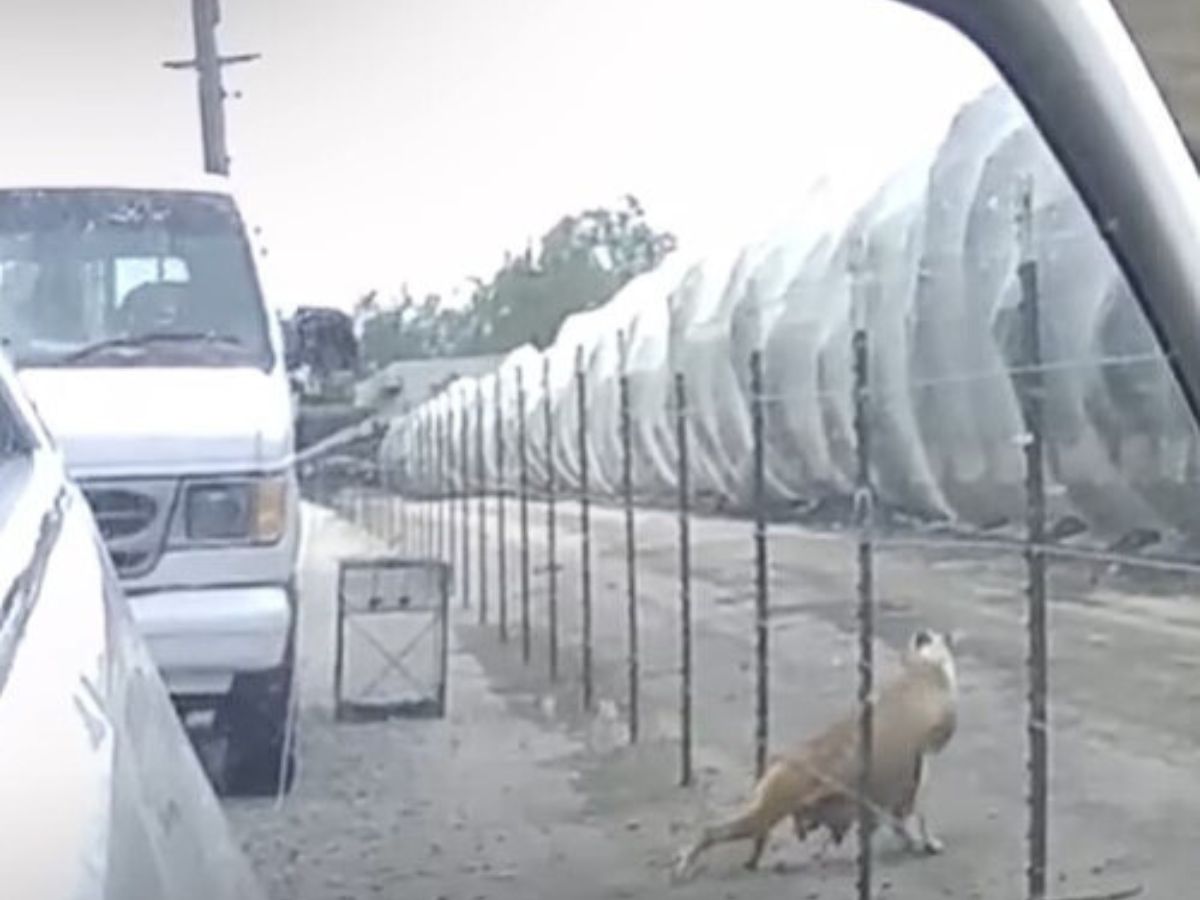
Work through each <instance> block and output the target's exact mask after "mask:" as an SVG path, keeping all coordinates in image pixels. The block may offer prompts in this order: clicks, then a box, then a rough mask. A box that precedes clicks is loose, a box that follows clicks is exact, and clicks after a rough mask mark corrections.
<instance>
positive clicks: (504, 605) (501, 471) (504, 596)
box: [493, 371, 508, 643]
mask: <svg viewBox="0 0 1200 900" xmlns="http://www.w3.org/2000/svg"><path fill="white" fill-rule="evenodd" d="M495 410H496V421H495V422H494V423H493V428H494V431H495V435H496V601H497V607H498V618H499V620H500V642H501V643H508V522H507V515H506V514H505V504H504V497H505V495H506V494H507V493H508V472H507V469H506V468H505V465H504V464H505V458H504V378H503V377H502V375H501V373H500V372H499V371H497V372H496V391H495Z"/></svg>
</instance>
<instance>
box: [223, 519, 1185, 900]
mask: <svg viewBox="0 0 1200 900" xmlns="http://www.w3.org/2000/svg"><path fill="white" fill-rule="evenodd" d="M510 511H512V510H511V506H510ZM513 512H514V515H513V518H512V519H511V520H510V523H509V527H508V535H509V538H510V542H509V545H510V550H511V553H510V555H509V557H508V566H507V569H508V576H509V578H508V584H509V587H508V606H509V625H510V640H509V643H508V644H506V645H502V644H501V643H500V642H499V640H498V637H497V630H496V627H495V622H496V619H497V615H498V608H497V603H498V596H497V590H496V585H495V572H496V560H495V541H494V536H495V534H496V528H495V523H494V521H493V522H490V523H489V528H490V532H491V540H492V544H491V553H490V554H489V556H490V558H489V575H490V578H491V580H492V584H491V587H490V590H489V603H490V609H489V614H490V615H489V619H490V623H491V624H489V626H488V627H486V628H483V627H480V626H479V625H478V624H476V623H477V613H478V608H477V600H478V596H479V592H478V585H473V587H472V590H471V596H472V598H473V604H472V606H473V608H472V609H471V610H470V611H467V612H463V611H461V610H456V623H455V627H454V630H453V637H454V639H453V643H452V647H451V664H450V668H451V675H450V679H451V699H450V715H449V717H448V718H447V719H446V720H443V721H436V722H419V721H418V722H392V723H389V724H372V725H361V724H360V725H346V724H343V725H336V726H335V725H334V724H333V721H332V717H331V711H330V698H331V670H332V666H331V661H330V656H331V647H332V641H333V637H332V621H333V620H332V598H333V582H332V579H333V567H334V564H335V560H336V558H337V557H338V555H339V554H344V553H347V552H356V551H359V550H361V549H362V548H363V547H364V546H365V539H364V536H363V535H362V533H361V532H358V531H356V530H355V529H353V528H351V527H350V526H348V525H346V524H345V523H341V522H336V521H334V520H333V519H332V518H331V517H330V516H329V515H327V514H318V515H316V516H314V517H313V518H312V520H311V522H310V528H309V533H308V538H307V541H306V550H305V568H304V578H303V584H302V588H303V593H304V623H303V629H302V631H303V633H302V645H301V660H302V665H303V668H302V672H301V680H302V715H301V725H300V728H301V730H300V750H301V771H300V777H299V780H298V783H297V786H296V789H295V790H294V792H293V794H292V795H291V796H290V797H289V798H288V799H287V800H286V801H285V802H284V804H283V805H282V807H277V806H276V805H274V804H272V803H270V802H254V803H249V802H234V803H231V804H230V812H231V816H232V818H233V821H234V825H235V828H236V829H237V830H238V831H239V833H240V834H241V836H242V838H243V841H244V843H245V845H246V846H247V848H248V850H249V852H250V854H251V856H252V858H253V859H254V861H255V862H256V864H257V866H258V868H259V871H260V872H261V873H262V875H263V878H264V881H265V882H266V883H267V884H268V885H269V887H270V888H271V891H272V894H273V896H275V897H279V898H284V897H289V898H290V897H296V898H303V900H309V898H314V900H315V898H351V897H353V898H357V897H406V898H407V897H430V898H436V897H444V898H448V900H449V898H467V900H472V898H484V897H486V898H508V897H512V898H528V897H597V898H601V897H613V898H618V897H643V896H678V897H680V898H691V897H695V898H706V900H707V898H720V900H725V898H759V897H762V898H766V897H776V896H780V895H781V893H784V892H786V894H787V895H789V896H800V897H811V898H823V897H846V896H851V894H852V886H853V876H854V865H853V857H854V848H853V842H852V841H851V842H849V843H847V845H845V846H844V847H842V848H841V849H840V850H836V851H833V852H832V853H831V854H829V855H828V856H827V858H826V859H824V860H823V861H817V860H814V859H813V850H814V849H815V846H813V845H810V846H800V845H798V844H797V843H796V841H795V839H794V838H793V837H792V836H791V834H790V833H787V832H786V831H785V829H783V828H781V829H780V831H779V834H778V835H777V836H776V839H775V841H774V843H773V845H772V846H771V848H770V849H769V850H768V852H767V855H766V857H765V861H764V866H763V871H761V872H760V873H757V874H746V873H744V872H742V871H741V869H740V866H739V862H740V860H741V858H742V855H743V854H744V852H745V848H743V847H737V848H733V849H729V850H727V851H724V852H722V851H720V850H717V851H714V852H713V853H712V855H711V856H710V857H709V858H708V861H707V864H706V865H705V867H704V870H703V871H702V872H700V873H699V874H698V876H697V877H696V878H695V879H694V880H693V881H691V882H690V883H688V884H684V885H677V886H672V885H670V884H669V883H668V879H667V875H666V869H667V867H668V866H669V863H670V861H671V859H672V857H673V855H674V853H675V851H676V850H677V849H678V847H679V845H680V844H681V843H682V842H684V841H685V840H686V839H687V838H688V837H689V836H690V835H691V834H692V832H693V830H694V828H695V826H696V824H697V823H698V822H700V821H701V819H703V818H704V817H705V816H709V815H720V814H723V813H724V812H726V811H727V810H728V809H729V808H730V806H731V804H734V803H736V802H737V801H738V799H739V798H741V797H743V796H744V795H745V792H746V789H747V788H748V786H749V781H750V777H749V773H750V771H751V768H752V760H753V743H752V735H753V721H752V710H753V705H752V691H753V673H752V667H751V662H752V647H753V631H752V590H753V588H752V585H753V582H752V569H751V565H750V562H751V559H752V546H751V542H750V533H749V528H748V526H747V524H746V523H744V522H738V521H733V520H725V519H696V520H695V521H694V522H693V525H692V536H693V550H692V557H693V561H694V564H695V565H694V572H693V581H692V592H693V603H694V609H695V643H694V656H695V667H696V683H695V690H694V696H695V704H696V706H695V728H696V731H695V735H696V758H695V762H696V782H697V783H696V784H695V785H694V786H693V787H691V788H688V789H681V788H679V787H677V786H676V783H677V778H678V770H679V762H678V759H679V742H678V740H677V735H678V729H679V724H678V721H679V720H678V713H677V709H678V698H679V682H678V676H677V672H678V664H679V652H678V616H677V607H678V599H677V598H678V578H677V560H678V545H677V542H676V533H675V522H674V520H673V517H672V516H671V515H670V514H669V513H664V512H655V511H644V512H640V513H639V525H638V533H637V544H638V550H639V569H638V572H639V598H640V609H641V614H642V629H641V645H642V669H643V675H644V681H643V691H642V738H641V741H640V742H639V743H638V744H637V746H636V747H629V746H628V745H627V743H626V732H625V720H624V709H625V702H624V701H625V696H626V681H625V647H626V641H625V629H626V622H625V595H624V579H625V575H624V543H623V531H622V527H623V526H622V522H621V519H620V514H619V513H618V512H617V511H615V510H610V509H596V510H594V511H593V548H594V549H593V552H594V556H593V560H594V565H593V569H594V572H595V580H594V587H593V591H594V606H595V616H594V627H595V647H596V651H595V666H596V689H597V704H596V711H595V712H594V713H593V714H590V715H585V714H584V713H583V712H582V711H581V709H580V705H581V703H580V701H581V691H580V685H579V678H578V673H579V667H580V656H579V643H580V640H579V633H580V629H579V574H578V573H579V566H578V548H579V541H578V527H577V517H576V516H575V514H574V512H573V511H572V509H571V508H570V507H569V506H564V507H562V508H561V509H560V513H561V515H560V524H561V529H560V532H559V548H560V562H561V569H560V571H559V609H560V619H561V625H562V631H561V633H562V657H561V673H562V677H561V678H560V680H559V682H558V684H556V685H551V684H550V683H549V681H548V678H547V675H546V671H547V658H546V646H547V635H546V630H545V623H546V591H545V585H546V571H545V565H544V559H545V541H544V538H545V534H544V531H543V529H542V527H541V526H542V523H543V521H544V519H543V513H542V510H541V508H540V507H535V508H534V509H533V511H532V516H531V521H532V522H533V523H535V525H534V527H533V530H532V532H531V558H532V560H533V565H534V578H533V591H532V595H531V609H532V613H533V615H532V619H533V647H534V655H533V659H532V661H531V664H530V665H529V666H528V667H526V666H525V665H523V664H522V662H521V658H520V649H519V646H520V642H519V638H518V635H519V628H520V620H519V592H518V585H519V575H518V555H517V551H516V540H515V539H516V535H517V529H516V517H515V511H513ZM475 550H476V552H477V547H476V548H475ZM771 558H772V570H771V579H770V582H771V592H772V619H773V625H772V665H771V682H772V683H771V700H772V720H771V731H772V738H773V741H772V743H773V744H775V745H780V744H786V743H788V742H791V741H794V740H796V739H798V738H799V737H801V736H803V735H804V734H805V733H807V732H808V731H809V730H810V729H812V728H814V727H816V726H818V725H819V724H821V723H822V722H824V721H825V720H826V719H827V718H828V717H829V716H831V715H833V714H834V713H836V712H839V711H841V710H844V709H845V708H847V705H848V704H849V703H851V702H852V698H853V696H854V688H855V679H856V674H855V667H854V661H855V657H854V640H855V638H854V632H853V628H854V600H853V597H854V569H853V550H852V546H851V544H850V543H849V541H848V540H847V539H844V538H842V537H839V536H830V535H824V536H817V535H812V534H809V533H805V532H803V531H800V530H798V529H785V528H777V529H773V531H772V540H771ZM471 570H472V575H473V576H477V574H478V565H477V558H476V559H473V560H472V565H471ZM878 577H879V585H880V599H879V624H878V628H879V633H880V637H881V644H880V650H879V655H880V658H881V665H882V666H883V667H884V669H885V671H886V670H888V669H890V667H892V666H894V664H895V651H896V650H897V649H898V648H899V647H900V646H901V643H902V641H903V640H904V639H905V637H906V636H907V634H908V633H909V631H910V630H911V628H912V627H914V626H915V625H916V624H918V623H928V624H931V625H933V626H935V627H942V628H956V629H961V630H962V631H964V632H965V639H964V641H963V644H962V648H961V650H960V657H961V658H960V679H961V683H962V693H963V697H962V712H961V725H960V730H959V733H958V735H957V736H956V738H955V740H954V742H953V743H952V744H951V746H950V747H949V748H948V750H947V751H946V753H945V755H944V757H943V758H941V759H939V760H937V761H936V762H935V764H934V767H933V775H932V782H931V784H930V790H929V797H928V806H929V810H930V813H931V816H932V819H933V823H934V826H935V828H936V830H937V831H938V833H939V834H940V836H941V837H942V838H943V839H944V840H945V842H946V844H947V850H946V853H945V854H944V855H942V856H940V857H937V858H931V859H915V858H907V857H905V856H904V855H903V854H901V853H899V852H898V850H897V848H896V847H895V845H894V844H893V843H892V841H891V839H890V838H889V837H887V836H881V837H880V839H879V840H878V847H879V862H878V865H877V884H878V896H880V897H913V898H926V897H939V896H943V897H956V898H979V900H992V898H996V900H999V898H1006V900H1007V898H1011V897H1016V896H1022V893H1023V877H1024V876H1023V871H1022V866H1023V841H1024V837H1023V835H1024V828H1025V821H1026V817H1025V811H1024V810H1025V807H1024V790H1025V786H1024V785H1025V781H1024V748H1025V722H1024V694H1023V692H1024V651H1023V647H1024V643H1023V641H1024V637H1023V624H1022V610H1023V607H1022V604H1023V597H1022V593H1021V587H1022V580H1021V579H1022V578H1023V574H1022V568H1021V561H1020V559H1019V558H1016V559H1014V558H1011V557H996V556H992V555H987V554H982V553H978V552H972V553H970V554H968V553H967V552H965V551H963V550H961V549H957V548H956V550H955V552H953V553H950V552H948V551H947V552H937V553H933V552H931V551H929V550H927V549H926V550H917V549H912V548H908V549H901V548H890V549H886V550H883V551H881V553H880V557H879V576H878ZM1194 588H1195V585H1194V584H1190V583H1186V582H1181V583H1180V584H1177V585H1175V586H1174V587H1173V588H1172V590H1173V591H1174V595H1172V594H1170V593H1167V592H1165V591H1163V590H1159V591H1158V593H1157V594H1156V595H1155V596H1153V597H1149V596H1139V595H1133V594H1130V593H1128V592H1127V591H1126V592H1122V591H1121V590H1118V589H1117V587H1115V586H1114V587H1108V588H1101V589H1095V590H1089V589H1088V588H1087V585H1086V573H1084V572H1082V571H1075V570H1072V569H1070V568H1068V567H1065V566H1056V568H1055V569H1054V579H1053V590H1052V595H1053V597H1054V598H1055V602H1054V606H1053V612H1052V624H1053V629H1052V652H1051V655H1052V660H1053V663H1052V670H1051V684H1052V687H1053V700H1052V706H1051V709H1052V718H1053V722H1052V725H1053V727H1052V737H1051V754H1052V767H1051V786H1052V791H1051V858H1052V864H1053V866H1052V873H1051V885H1052V894H1053V895H1054V896H1061V897H1074V896H1080V895H1088V894H1094V893H1104V892H1111V891H1114V890H1120V889H1123V888H1132V887H1141V888H1142V891H1143V893H1142V896H1145V897H1164V898H1177V897H1184V896H1190V895H1191V892H1192V890H1194V885H1195V883H1196V881H1197V879H1198V878H1200V856H1198V855H1197V854H1196V853H1195V849H1194V848H1195V847H1196V846H1200V816H1198V815H1197V810H1200V680H1198V679H1197V675H1198V673H1200V615H1198V610H1197V607H1196V605H1195V602H1194V601H1193V599H1192V597H1193V596H1194V593H1195V592H1194ZM813 844H814V845H815V841H814V842H813Z"/></svg>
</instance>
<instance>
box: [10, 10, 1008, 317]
mask: <svg viewBox="0 0 1200 900" xmlns="http://www.w3.org/2000/svg"><path fill="white" fill-rule="evenodd" d="M222 7H223V22H222V26H221V30H220V32H219V36H220V40H221V44H222V51H223V52H227V53H235V52H244V51H259V52H261V53H263V59H262V61H260V62H258V63H255V64H252V65H250V66H247V67H239V68H238V69H236V70H230V71H227V73H226V86H227V88H228V89H229V90H230V91H240V92H242V95H243V96H242V99H240V100H236V101H233V102H231V103H230V104H229V143H230V150H231V154H232V156H233V158H234V160H233V167H234V174H235V177H236V178H237V180H238V182H239V184H240V185H241V186H242V187H243V188H244V189H245V191H246V193H247V198H248V200H250V201H251V203H252V206H251V207H250V209H251V213H252V215H253V218H254V220H255V224H257V225H259V226H261V228H262V229H263V234H262V241H263V243H264V244H265V245H266V246H267V248H268V255H267V257H266V259H265V260H264V262H263V264H264V268H265V269H266V274H267V276H268V284H269V285H270V286H271V288H272V290H273V292H274V295H275V296H274V299H275V301H276V302H277V303H278V304H280V305H281V306H284V307H292V306H295V305H297V304H299V303H318V304H334V305H341V306H348V305H349V304H351V303H352V302H353V300H354V298H355V297H356V296H357V295H359V294H360V293H362V292H364V291H365V290H368V289H370V288H374V287H377V288H379V289H380V290H381V291H382V292H383V293H384V294H385V295H387V294H389V293H392V292H393V291H395V290H396V289H397V288H398V287H399V285H400V284H401V283H402V282H405V281H407V282H409V283H410V284H411V285H412V286H413V288H414V290H417V291H424V290H429V289H437V290H442V291H446V290H448V289H449V288H450V287H451V286H452V285H454V284H457V283H460V282H461V281H462V280H463V279H464V278H465V277H466V276H469V275H480V276H487V275H490V274H491V273H492V271H494V269H495V267H496V266H497V265H498V264H499V262H500V261H501V259H502V256H503V253H504V250H505V249H506V248H510V249H519V248H521V247H522V246H523V245H524V243H525V242H526V241H527V240H529V239H530V238H533V237H535V236H537V235H539V234H541V233H542V232H543V231H545V230H546V229H547V228H548V227H549V226H550V225H552V224H553V222H554V221H555V220H556V219H557V218H558V217H559V216H560V215H561V214H563V213H567V212H571V211H574V210H577V209H579V208H581V207H583V206H585V205H590V204H599V203H609V202H612V201H614V200H615V199H616V198H617V197H619V196H620V195H621V194H622V193H624V192H632V193H635V194H636V195H638V196H639V197H640V198H641V199H642V201H643V203H644V205H645V206H646V207H647V211H648V213H649V215H650V217H651V219H652V220H653V222H654V223H655V224H657V225H659V226H661V227H665V228H669V229H671V230H673V231H675V232H676V233H677V234H679V235H680V237H681V238H682V239H683V240H684V242H685V247H686V248H688V249H689V250H690V249H693V248H702V247H704V246H706V245H707V244H709V243H711V242H713V241H717V240H725V239H730V238H736V237H739V236H742V235H751V234H753V233H754V232H755V231H756V229H758V228H760V227H761V226H762V224H763V223H764V222H768V221H774V220H778V219H780V218H781V217H786V215H787V213H788V211H789V210H791V209H794V207H795V204H796V200H797V196H798V193H799V191H800V189H801V188H802V187H803V186H804V185H805V184H806V183H809V182H811V180H812V178H813V176H814V173H816V172H818V171H821V170H823V169H827V168H830V167H839V168H841V169H843V170H844V169H845V168H846V167H848V166H849V167H852V166H853V165H855V164H856V163H858V162H863V163H864V164H866V165H877V164H878V161H879V160H881V159H888V160H892V159H900V158H902V157H903V156H904V155H906V154H908V153H910V152H912V151H913V150H915V149H917V148H919V147H921V146H922V145H924V144H926V143H928V142H929V141H931V140H935V139H936V137H937V135H938V130H939V128H941V127H943V126H944V124H945V122H946V117H947V115H948V114H949V111H950V110H951V109H952V108H953V104H954V103H955V102H956V101H957V100H958V99H960V98H962V97H963V96H965V95H967V94H969V93H970V92H972V91H973V90H975V89H977V88H978V87H979V86H980V85H981V84H982V83H984V81H985V80H987V78H989V77H990V75H989V73H988V68H987V66H986V64H984V63H983V61H982V59H981V58H980V56H979V54H978V53H977V52H975V51H974V50H973V49H972V48H971V47H970V46H969V45H967V44H966V42H965V40H963V39H962V38H960V37H958V36H957V35H954V34H952V33H950V32H949V31H948V30H947V29H945V28H944V27H943V26H941V25H939V24H937V23H934V22H931V21H928V20H926V19H925V18H924V17H923V16H921V15H919V14H917V13H913V12H911V11H909V10H906V9H901V8H898V7H895V6H893V5H892V4H890V3H888V2H887V0H728V2H725V0H722V2H708V0H605V2H603V3H598V2H585V0H321V2H318V0H224V2H223V4H222ZM189 10H190V3H189V0H105V2H96V0H4V12H3V17H2V21H0V133H2V134H3V141H2V142H0V167H3V169H4V175H5V178H4V180H6V181H14V180H19V179H20V175H19V173H20V172H22V171H26V170H28V171H38V172H40V171H45V169H46V167H47V166H53V167H58V166H61V167H63V168H69V169H70V170H72V171H74V170H83V171H86V170H88V169H89V168H93V167H94V168H95V169H96V170H97V171H103V170H104V169H105V168H106V167H110V166H113V165H117V164H119V165H120V166H121V167H122V168H126V169H127V168H129V166H130V165H131V164H133V165H140V163H141V161H143V160H144V161H146V164H147V165H148V166H153V167H154V168H163V167H167V166H178V167H180V168H198V167H199V165H200V157H199V138H198V126H197V113H196V100H195V81H194V76H192V75H191V74H190V73H181V72H170V71H167V70H164V69H163V68H161V66H160V63H161V61H162V60H164V59H168V58H180V57H187V56H190V54H191V52H192V45H191V41H192V37H191V22H190V18H189V16H190V12H189Z"/></svg>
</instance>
